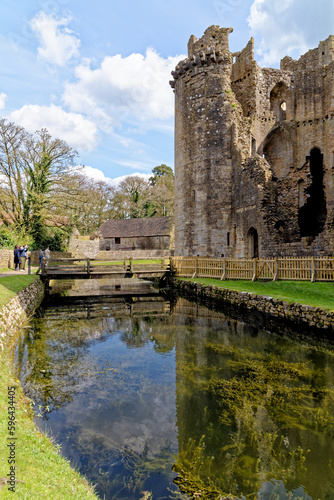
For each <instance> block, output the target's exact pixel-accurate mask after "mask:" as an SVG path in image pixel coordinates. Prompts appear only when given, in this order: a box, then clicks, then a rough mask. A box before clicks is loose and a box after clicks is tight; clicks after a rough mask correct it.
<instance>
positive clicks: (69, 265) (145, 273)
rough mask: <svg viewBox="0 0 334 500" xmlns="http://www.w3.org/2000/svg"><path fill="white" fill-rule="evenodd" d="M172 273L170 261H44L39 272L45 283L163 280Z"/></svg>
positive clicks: (67, 259)
mask: <svg viewBox="0 0 334 500" xmlns="http://www.w3.org/2000/svg"><path fill="white" fill-rule="evenodd" d="M170 273H171V262H170V259H159V260H153V261H152V260H147V261H145V260H140V261H135V260H132V259H131V258H130V259H129V260H125V261H123V262H120V261H105V260H104V261H99V260H94V259H75V258H66V259H57V260H50V261H47V260H46V259H43V260H42V265H41V266H40V268H39V269H38V271H37V274H39V275H40V276H41V278H42V280H44V281H49V280H54V279H56V280H66V279H67V280H68V279H75V280H77V279H102V278H132V277H137V278H163V277H164V276H168V275H169V274H170Z"/></svg>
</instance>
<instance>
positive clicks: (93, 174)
mask: <svg viewBox="0 0 334 500" xmlns="http://www.w3.org/2000/svg"><path fill="white" fill-rule="evenodd" d="M72 171H73V172H79V173H80V174H82V175H85V176H86V177H89V178H91V179H94V180H95V181H104V182H107V183H108V184H110V185H111V186H115V187H117V186H118V185H119V184H120V182H122V181H123V180H124V179H125V178H126V177H142V178H143V179H145V180H148V179H149V178H150V177H152V174H143V173H141V172H136V173H134V174H129V175H121V176H120V177H115V178H113V179H112V178H111V177H106V176H105V175H104V173H103V172H102V170H100V169H98V168H94V167H90V166H88V165H78V166H77V167H73V168H72Z"/></svg>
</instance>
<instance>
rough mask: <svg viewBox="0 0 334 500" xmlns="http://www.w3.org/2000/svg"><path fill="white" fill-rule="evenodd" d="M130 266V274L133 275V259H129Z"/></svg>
mask: <svg viewBox="0 0 334 500" xmlns="http://www.w3.org/2000/svg"><path fill="white" fill-rule="evenodd" d="M129 266H130V273H133V263H132V257H130V259H129Z"/></svg>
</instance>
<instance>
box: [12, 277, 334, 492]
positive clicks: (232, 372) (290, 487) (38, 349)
mask: <svg viewBox="0 0 334 500" xmlns="http://www.w3.org/2000/svg"><path fill="white" fill-rule="evenodd" d="M57 286H58V287H59V289H58V291H57V289H54V290H53V291H52V292H55V293H52V294H51V295H50V297H49V299H48V300H47V301H45V302H44V303H43V304H42V306H41V307H40V308H39V309H38V310H37V311H36V314H35V316H34V318H33V319H32V320H31V323H30V326H29V328H28V329H26V330H24V332H22V335H21V337H20V338H19V339H18V341H17V343H16V346H15V353H14V357H15V364H16V370H17V376H18V377H19V378H20V380H21V383H22V386H23V388H24V390H25V393H26V394H27V395H28V396H29V397H30V398H31V399H32V400H33V401H34V407H35V415H36V417H35V418H36V424H37V426H38V427H39V428H40V429H42V430H43V431H45V432H47V433H48V434H49V435H51V436H52V439H53V441H54V442H55V443H56V445H59V446H60V447H61V453H62V454H63V455H64V456H65V457H67V458H68V459H69V460H70V462H71V464H72V465H73V466H75V467H76V468H77V469H79V470H80V472H81V473H83V474H84V475H85V476H86V477H87V478H88V479H89V480H90V481H91V482H92V483H93V484H96V485H97V487H96V490H97V493H98V494H99V496H100V497H101V498H106V499H107V500H109V499H110V500H111V499H115V500H117V499H127V500H135V499H150V498H152V499H154V500H157V499H168V498H175V499H177V498H193V497H194V498H207V499H216V498H217V499H218V498H224V496H225V495H227V494H232V495H234V496H235V498H237V499H246V498H247V499H251V500H255V499H261V500H269V499H272V498H279V499H305V500H306V499H307V500H315V499H318V498H321V499H332V498H334V464H333V456H334V344H333V345H331V344H330V343H326V344H322V343H317V345H316V343H315V342H314V339H313V340H311V339H310V341H307V340H305V336H303V338H301V337H300V336H299V335H298V333H297V332H296V335H295V337H293V336H291V334H290V335H289V336H285V335H284V334H282V332H280V333H279V334H278V333H277V332H275V331H269V330H266V329H262V330H261V329H258V328H257V327H255V326H254V325H252V324H247V323H245V322H242V321H238V320H235V319H232V318H230V317H228V316H226V315H225V314H224V312H220V311H219V312H217V311H211V310H209V309H207V308H206V307H204V306H200V305H198V304H196V303H193V302H190V301H188V300H186V299H184V298H171V296H169V295H168V294H167V293H162V292H159V290H157V289H155V288H154V287H153V286H151V285H150V284H145V285H139V284H137V283H135V282H133V286H132V288H131V289H129V288H128V287H125V286H124V284H119V283H118V284H115V285H108V284H106V283H105V284H103V283H99V284H95V285H94V283H90V284H89V286H90V287H91V289H90V290H85V287H87V284H86V283H85V282H79V283H78V282H73V283H70V284H63V285H61V284H59V285H57ZM62 286H63V289H61V287H62ZM94 286H95V289H94ZM56 292H58V293H56ZM88 295H89V297H88ZM194 494H195V496H194Z"/></svg>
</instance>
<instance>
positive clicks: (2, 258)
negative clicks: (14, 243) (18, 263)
mask: <svg viewBox="0 0 334 500" xmlns="http://www.w3.org/2000/svg"><path fill="white" fill-rule="evenodd" d="M1 267H12V268H13V267H14V248H13V250H0V268H1Z"/></svg>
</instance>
